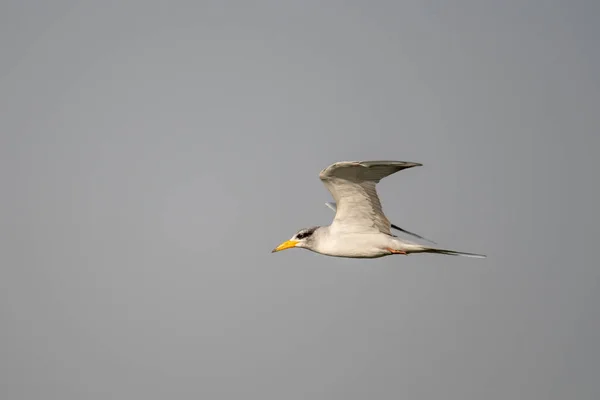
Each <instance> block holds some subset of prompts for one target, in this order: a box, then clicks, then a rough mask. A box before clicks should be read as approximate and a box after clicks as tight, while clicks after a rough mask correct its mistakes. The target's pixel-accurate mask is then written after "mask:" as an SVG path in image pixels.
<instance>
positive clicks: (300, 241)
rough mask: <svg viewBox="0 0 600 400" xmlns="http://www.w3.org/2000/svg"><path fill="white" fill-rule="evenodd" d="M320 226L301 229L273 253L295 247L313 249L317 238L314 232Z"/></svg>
mask: <svg viewBox="0 0 600 400" xmlns="http://www.w3.org/2000/svg"><path fill="white" fill-rule="evenodd" d="M318 228H319V227H318V226H313V227H312V228H305V229H300V230H299V231H298V232H296V234H295V235H294V236H292V238H291V239H290V240H286V241H285V242H283V243H281V244H280V245H279V246H277V247H276V248H274V249H273V251H272V252H271V253H275V252H277V251H281V250H286V249H291V248H293V247H300V248H305V249H311V248H312V245H313V243H314V242H313V240H314V238H315V236H314V233H315V231H316V230H317V229H318Z"/></svg>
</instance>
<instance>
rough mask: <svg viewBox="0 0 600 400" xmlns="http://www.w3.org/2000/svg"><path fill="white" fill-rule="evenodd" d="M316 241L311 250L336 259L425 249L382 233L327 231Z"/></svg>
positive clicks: (320, 234) (386, 254)
mask: <svg viewBox="0 0 600 400" xmlns="http://www.w3.org/2000/svg"><path fill="white" fill-rule="evenodd" d="M315 239H316V240H315V242H314V244H313V246H314V248H310V250H312V251H315V252H317V253H320V254H324V255H328V256H334V257H351V258H377V257H384V256H389V255H391V254H393V253H392V252H391V251H390V249H393V250H397V251H406V252H415V251H419V250H422V249H423V246H421V245H418V244H415V243H410V242H406V241H403V240H400V239H398V238H397V237H393V236H389V235H386V234H383V233H380V232H365V233H354V232H353V233H340V232H331V231H330V230H328V229H326V230H323V231H321V232H319V235H318V238H315Z"/></svg>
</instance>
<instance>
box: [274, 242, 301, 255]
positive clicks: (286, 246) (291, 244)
mask: <svg viewBox="0 0 600 400" xmlns="http://www.w3.org/2000/svg"><path fill="white" fill-rule="evenodd" d="M296 244H298V241H297V240H286V241H285V242H283V243H281V244H280V245H279V246H277V247H275V248H274V249H273V251H272V252H271V253H275V252H278V251H281V250H286V249H291V248H292V247H296Z"/></svg>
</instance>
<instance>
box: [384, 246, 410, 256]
mask: <svg viewBox="0 0 600 400" xmlns="http://www.w3.org/2000/svg"><path fill="white" fill-rule="evenodd" d="M387 250H388V251H389V252H390V253H392V254H404V255H405V256H406V255H408V254H407V253H406V252H405V251H402V250H394V249H391V248H389V247H388V248H387Z"/></svg>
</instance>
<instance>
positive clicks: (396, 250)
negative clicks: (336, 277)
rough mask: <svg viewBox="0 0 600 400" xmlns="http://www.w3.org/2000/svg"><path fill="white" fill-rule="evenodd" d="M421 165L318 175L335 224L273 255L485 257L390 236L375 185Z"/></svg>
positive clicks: (349, 165) (342, 165) (349, 168)
mask: <svg viewBox="0 0 600 400" xmlns="http://www.w3.org/2000/svg"><path fill="white" fill-rule="evenodd" d="M422 165H423V164H420V163H416V162H409V161H387V160H382V161H340V162H336V163H333V164H331V165H330V166H328V167H326V168H325V169H323V170H322V171H321V172H320V173H319V178H320V179H321V181H322V182H323V184H324V185H325V187H326V188H327V189H328V190H329V192H330V193H331V196H332V197H333V199H334V200H335V206H334V207H335V217H334V218H333V222H332V223H331V224H330V225H328V226H313V227H310V228H304V229H300V230H299V231H297V232H296V234H294V236H292V237H291V238H290V239H289V240H286V241H284V242H283V243H281V244H280V245H279V246H277V247H276V248H274V249H273V250H272V253H276V252H279V251H282V250H287V249H292V248H301V249H307V250H310V251H312V252H315V253H319V254H322V255H325V256H331V257H343V258H368V259H374V258H380V257H386V256H390V255H397V254H400V255H410V254H423V253H431V254H443V255H451V256H463V257H473V258H485V257H486V256H485V255H483V254H477V253H467V252H462V251H455V250H446V249H441V248H437V247H431V246H427V245H422V244H419V243H414V242H411V241H408V240H405V239H401V238H399V237H397V236H395V235H393V234H392V232H391V227H392V224H391V223H390V221H389V220H388V218H387V217H386V216H385V214H384V212H383V209H382V206H381V201H380V200H379V196H378V194H377V189H376V185H377V184H378V183H379V182H380V181H381V180H382V179H383V178H385V177H387V176H390V175H392V174H394V173H396V172H398V171H402V170H404V169H408V168H413V167H420V166H422ZM332 204H333V203H332ZM330 208H331V207H330ZM332 209H333V208H332Z"/></svg>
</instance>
